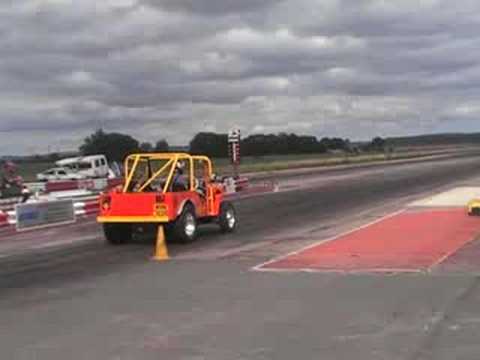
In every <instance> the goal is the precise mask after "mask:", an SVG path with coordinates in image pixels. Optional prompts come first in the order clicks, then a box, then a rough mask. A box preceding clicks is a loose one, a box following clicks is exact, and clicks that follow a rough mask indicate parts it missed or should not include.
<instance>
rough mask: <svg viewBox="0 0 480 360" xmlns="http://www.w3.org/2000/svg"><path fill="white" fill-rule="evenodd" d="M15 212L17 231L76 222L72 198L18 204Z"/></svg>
mask: <svg viewBox="0 0 480 360" xmlns="http://www.w3.org/2000/svg"><path fill="white" fill-rule="evenodd" d="M15 214H16V218H17V231H22V230H29V229H36V228H43V227H47V226H53V225H60V224H69V223H73V222H75V210H74V206H73V200H72V199H69V200H58V201H45V202H37V203H26V204H17V205H16V206H15Z"/></svg>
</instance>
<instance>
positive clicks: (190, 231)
mask: <svg viewBox="0 0 480 360" xmlns="http://www.w3.org/2000/svg"><path fill="white" fill-rule="evenodd" d="M196 230H197V224H196V223H195V218H194V217H193V215H192V214H187V216H186V217H185V234H186V235H187V236H188V237H192V236H193V235H194V234H195V231H196Z"/></svg>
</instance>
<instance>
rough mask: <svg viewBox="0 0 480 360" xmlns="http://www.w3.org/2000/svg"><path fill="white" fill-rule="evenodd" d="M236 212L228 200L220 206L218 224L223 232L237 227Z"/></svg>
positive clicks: (232, 230)
mask: <svg viewBox="0 0 480 360" xmlns="http://www.w3.org/2000/svg"><path fill="white" fill-rule="evenodd" d="M237 222H238V221H237V213H236V212H235V208H234V207H233V205H232V204H231V203H229V202H224V203H222V205H221V206H220V214H219V215H218V224H219V225H220V230H221V231H222V232H223V233H231V232H234V231H235V229H236V228H237Z"/></svg>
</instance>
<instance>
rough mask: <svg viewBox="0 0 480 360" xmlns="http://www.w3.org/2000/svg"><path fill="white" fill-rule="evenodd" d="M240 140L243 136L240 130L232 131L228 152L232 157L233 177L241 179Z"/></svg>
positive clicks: (229, 135)
mask: <svg viewBox="0 0 480 360" xmlns="http://www.w3.org/2000/svg"><path fill="white" fill-rule="evenodd" d="M240 139H241V134H240V130H239V129H232V130H230V131H229V133H228V152H229V155H230V162H231V164H232V166H233V176H234V177H235V178H238V177H239V170H238V166H239V165H240Z"/></svg>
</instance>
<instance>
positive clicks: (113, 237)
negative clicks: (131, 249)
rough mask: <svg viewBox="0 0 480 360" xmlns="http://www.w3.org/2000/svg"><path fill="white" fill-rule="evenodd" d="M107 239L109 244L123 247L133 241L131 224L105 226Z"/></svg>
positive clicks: (104, 230)
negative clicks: (122, 245)
mask: <svg viewBox="0 0 480 360" xmlns="http://www.w3.org/2000/svg"><path fill="white" fill-rule="evenodd" d="M103 232H104V234H105V239H106V240H107V242H108V243H109V244H112V245H121V244H125V243H126V242H128V241H130V240H131V239H132V232H133V228H132V225H131V224H103Z"/></svg>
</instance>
